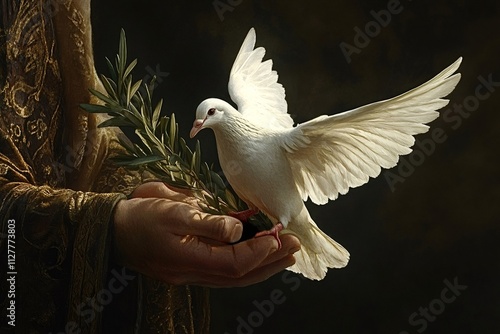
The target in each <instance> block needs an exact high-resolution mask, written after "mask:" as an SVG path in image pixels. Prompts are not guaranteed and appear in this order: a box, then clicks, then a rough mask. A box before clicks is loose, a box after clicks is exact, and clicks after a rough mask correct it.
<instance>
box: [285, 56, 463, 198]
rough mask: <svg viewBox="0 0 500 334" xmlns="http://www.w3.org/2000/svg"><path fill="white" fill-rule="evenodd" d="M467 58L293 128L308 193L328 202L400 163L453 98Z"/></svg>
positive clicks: (300, 183)
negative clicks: (404, 87)
mask: <svg viewBox="0 0 500 334" xmlns="http://www.w3.org/2000/svg"><path fill="white" fill-rule="evenodd" d="M461 61H462V58H459V59H458V60H457V61H456V62H455V63H453V64H452V65H451V66H449V67H448V68H447V69H445V70H444V71H443V72H441V73H440V74H438V75H437V76H436V77H434V78H433V79H431V80H429V81H428V82H426V83H425V84H423V85H421V86H419V87H417V88H415V89H412V90H410V91H408V92H406V93H404V94H401V95H399V96H397V97H394V98H392V99H389V100H385V101H380V102H375V103H372V104H369V105H366V106H363V107H360V108H357V109H354V110H351V111H347V112H344V113H340V114H337V115H333V116H320V117H317V118H315V119H313V120H311V121H309V122H306V123H303V124H300V125H298V126H297V127H295V128H294V129H293V130H292V131H290V133H289V134H288V135H287V136H286V137H284V142H283V146H284V148H285V149H286V150H287V154H288V158H289V161H290V165H291V166H292V172H293V175H294V178H295V180H296V184H297V187H298V189H299V191H300V193H301V195H302V198H303V199H304V200H306V199H307V197H310V198H311V200H312V201H313V202H314V203H317V204H324V203H326V202H327V201H328V199H335V198H337V197H338V195H339V194H345V193H347V191H348V190H349V188H354V187H358V186H360V185H362V184H364V183H366V182H368V180H369V178H370V177H376V176H378V175H379V174H380V171H381V167H383V168H392V167H394V166H395V165H396V164H397V162H398V160H399V156H400V155H404V154H408V153H410V152H411V151H412V150H411V149H410V147H411V146H413V144H414V142H415V139H414V137H413V136H414V135H416V134H419V133H424V132H427V130H428V129H429V127H428V126H427V125H425V124H426V123H429V122H431V121H432V120H434V119H435V118H437V117H438V115H439V113H438V112H437V111H436V110H438V109H440V108H442V107H444V106H445V105H446V104H448V100H445V99H442V98H443V97H445V96H446V95H448V94H449V93H450V92H451V91H453V89H454V88H455V86H456V85H457V84H458V82H459V80H460V74H455V75H452V74H453V73H454V72H455V71H456V70H457V69H458V67H459V66H460V63H461Z"/></svg>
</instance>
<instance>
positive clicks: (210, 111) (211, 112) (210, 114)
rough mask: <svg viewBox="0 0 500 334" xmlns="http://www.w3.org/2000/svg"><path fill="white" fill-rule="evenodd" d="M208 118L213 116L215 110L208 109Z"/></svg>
mask: <svg viewBox="0 0 500 334" xmlns="http://www.w3.org/2000/svg"><path fill="white" fill-rule="evenodd" d="M207 114H208V116H212V115H213V114H215V108H210V109H208V113H207Z"/></svg>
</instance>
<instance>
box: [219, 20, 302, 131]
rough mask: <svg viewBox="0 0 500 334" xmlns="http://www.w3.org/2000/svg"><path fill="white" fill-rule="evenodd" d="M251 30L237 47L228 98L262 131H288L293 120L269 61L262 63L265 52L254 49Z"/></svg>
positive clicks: (253, 31)
mask: <svg viewBox="0 0 500 334" xmlns="http://www.w3.org/2000/svg"><path fill="white" fill-rule="evenodd" d="M255 39H256V37H255V30H254V29H253V28H252V29H250V31H249V32H248V34H247V37H246V38H245V40H244V41H243V44H242V45H241V48H240V51H239V52H238V55H237V56H236V60H235V61H234V64H233V67H232V68H231V74H230V75H229V84H228V89H229V95H230V96H231V99H232V100H233V101H234V102H235V103H236V104H237V105H238V110H239V111H240V112H241V113H242V114H243V115H244V116H245V117H246V118H248V119H249V120H250V121H251V122H253V123H255V124H256V125H259V126H262V127H265V128H275V129H276V128H291V127H292V126H293V120H292V118H291V117H290V115H289V114H288V113H287V103H286V100H285V89H284V88H283V86H282V85H281V84H280V83H278V74H277V73H276V71H273V70H272V67H273V62H272V60H271V59H268V60H266V61H264V62H262V58H264V54H265V53H266V50H265V49H264V48H262V47H259V48H257V49H255V50H254V46H255Z"/></svg>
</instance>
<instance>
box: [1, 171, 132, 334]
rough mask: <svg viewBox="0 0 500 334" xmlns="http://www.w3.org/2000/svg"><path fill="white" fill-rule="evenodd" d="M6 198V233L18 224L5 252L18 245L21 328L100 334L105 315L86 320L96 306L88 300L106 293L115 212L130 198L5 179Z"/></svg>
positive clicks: (18, 324)
mask: <svg viewBox="0 0 500 334" xmlns="http://www.w3.org/2000/svg"><path fill="white" fill-rule="evenodd" d="M0 198H1V199H2V200H1V203H0V221H1V222H2V233H3V235H4V236H5V235H8V232H9V229H8V227H12V226H15V227H14V231H15V232H14V234H15V239H8V238H2V239H1V241H0V248H1V249H2V253H5V252H6V250H7V245H6V243H7V242H8V241H7V240H14V241H15V243H14V244H13V245H14V246H15V265H14V268H13V269H14V270H11V271H12V272H16V273H17V274H16V275H15V276H16V282H17V283H18V284H17V286H16V289H17V291H18V293H17V295H18V296H21V297H24V298H15V299H14V301H15V303H16V311H17V315H16V329H17V330H21V331H22V332H24V329H26V330H28V331H30V332H31V331H33V330H35V331H42V330H44V329H47V328H53V327H54V326H56V327H60V326H64V327H68V326H69V327H68V328H66V329H70V328H73V330H74V331H75V332H76V329H81V330H82V331H83V332H97V328H99V326H100V315H101V314H100V313H99V312H93V313H90V314H89V316H87V317H85V316H84V315H86V313H85V312H86V310H87V309H89V308H90V307H92V304H91V303H90V302H88V301H87V298H88V297H90V296H96V295H97V292H99V291H100V290H102V289H103V286H104V282H105V279H106V274H107V270H108V267H107V266H108V258H109V251H110V247H111V246H110V245H111V242H112V235H111V233H110V226H111V224H110V222H112V215H113V208H114V206H115V204H116V203H117V202H118V201H119V200H120V199H123V198H125V195H123V194H119V193H91V192H79V191H73V190H68V189H54V188H51V187H49V186H34V185H31V184H28V183H22V182H9V181H8V180H7V179H5V178H1V179H0ZM9 225H10V226H9ZM10 232H12V229H11V231H10ZM4 256H5V255H4ZM3 263H7V261H5V262H3ZM3 273H6V271H3ZM7 278H8V277H5V278H4V279H2V281H5V280H6V279H7ZM68 291H69V298H67V297H68ZM26 296H29V298H26ZM7 299H8V298H7ZM5 302H8V303H10V299H9V300H5V301H4V304H5ZM62 305H66V307H61V306H62ZM4 306H7V305H4ZM58 309H66V310H68V314H67V319H62V318H61V319H57V317H58V314H57V313H58V312H57V310H58ZM87 313H88V311H87ZM33 314H37V315H38V316H37V318H36V319H30V315H33ZM54 320H55V321H57V320H60V324H55V323H53V321H54ZM64 322H66V323H64ZM62 329H64V328H62Z"/></svg>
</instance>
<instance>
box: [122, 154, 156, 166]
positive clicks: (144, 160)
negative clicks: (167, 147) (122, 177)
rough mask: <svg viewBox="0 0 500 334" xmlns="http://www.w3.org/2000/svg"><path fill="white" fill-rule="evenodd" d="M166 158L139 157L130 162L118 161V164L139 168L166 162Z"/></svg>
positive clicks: (153, 156)
mask: <svg viewBox="0 0 500 334" xmlns="http://www.w3.org/2000/svg"><path fill="white" fill-rule="evenodd" d="M164 159H165V158H164V157H160V156H156V155H148V156H146V157H139V158H135V159H130V160H123V161H116V164H117V165H119V166H139V165H147V164H150V163H153V162H157V161H161V160H164Z"/></svg>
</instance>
